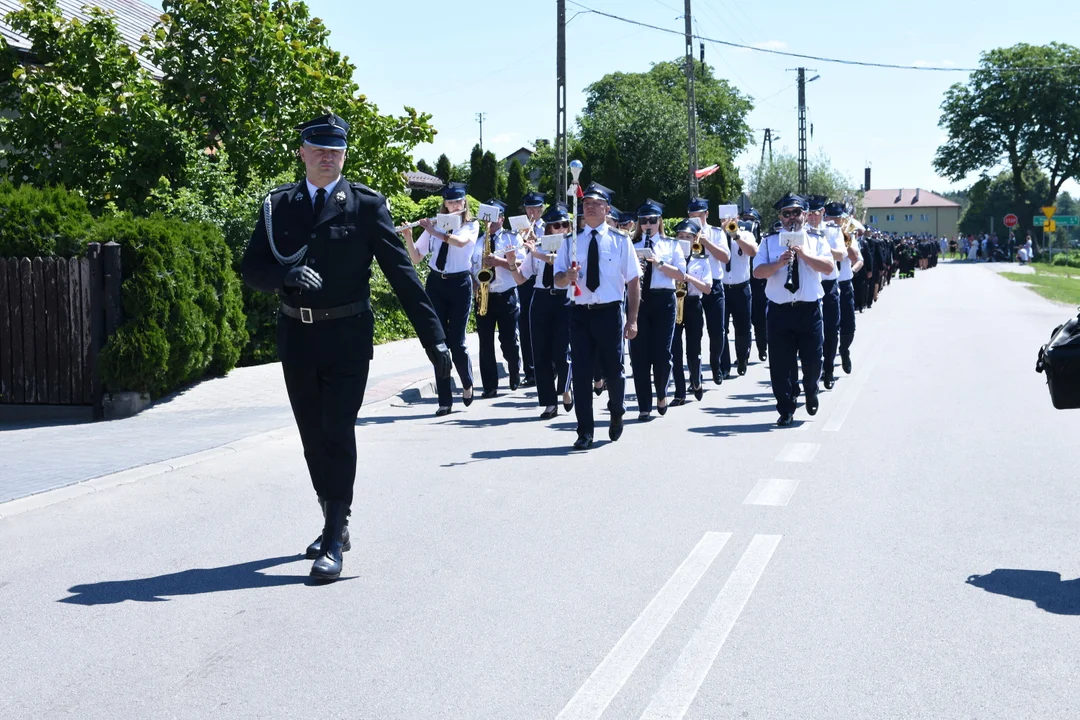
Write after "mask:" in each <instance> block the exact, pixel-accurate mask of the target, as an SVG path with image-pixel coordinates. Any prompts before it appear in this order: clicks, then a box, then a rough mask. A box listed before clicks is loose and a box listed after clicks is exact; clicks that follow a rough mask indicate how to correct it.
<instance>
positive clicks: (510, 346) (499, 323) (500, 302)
mask: <svg viewBox="0 0 1080 720" xmlns="http://www.w3.org/2000/svg"><path fill="white" fill-rule="evenodd" d="M519 315H520V311H519V309H518V298H517V290H516V289H513V288H512V289H510V290H507V291H506V292H501V293H493V292H489V293H488V311H487V315H481V314H480V311H479V310H477V313H476V335H477V337H478V338H479V340H480V382H481V383H482V384H483V386H484V391H485V392H486V391H489V390H495V389H497V388H498V387H499V363H498V360H497V359H496V357H495V333H496V331H498V334H499V347H501V348H502V354H503V359H504V360H506V370H507V372H508V373H510V376H511V377H514V376H517V375H518V373H519V372H520V362H521V361H520V359H519V357H518V344H517V333H518V316H519Z"/></svg>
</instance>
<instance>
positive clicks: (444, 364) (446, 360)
mask: <svg viewBox="0 0 1080 720" xmlns="http://www.w3.org/2000/svg"><path fill="white" fill-rule="evenodd" d="M427 356H428V359H429V360H431V364H432V365H434V366H435V377H436V378H438V379H440V380H445V379H446V378H448V377H450V371H451V370H453V369H454V361H453V360H452V359H451V358H450V349H449V348H447V347H446V343H444V342H441V343H439V344H438V345H436V346H435V347H429V348H427Z"/></svg>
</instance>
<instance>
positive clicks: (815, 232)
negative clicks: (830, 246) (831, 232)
mask: <svg viewBox="0 0 1080 720" xmlns="http://www.w3.org/2000/svg"><path fill="white" fill-rule="evenodd" d="M806 234H807V235H817V236H818V237H825V233H823V232H821V231H820V230H815V229H814V228H812V227H808V228H806Z"/></svg>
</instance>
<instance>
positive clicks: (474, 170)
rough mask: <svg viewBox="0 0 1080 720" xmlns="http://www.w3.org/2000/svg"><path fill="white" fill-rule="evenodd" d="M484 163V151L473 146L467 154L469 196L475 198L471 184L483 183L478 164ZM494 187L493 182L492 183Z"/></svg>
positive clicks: (477, 146)
mask: <svg viewBox="0 0 1080 720" xmlns="http://www.w3.org/2000/svg"><path fill="white" fill-rule="evenodd" d="M483 161H484V151H483V150H481V149H480V145H479V144H476V145H473V149H472V152H471V153H469V194H470V195H473V196H475V195H476V192H475V191H474V190H473V187H472V184H473V183H474V182H478V181H483V180H484V179H486V178H484V177H483V174H482V173H481V171H480V164H481V163H482V162H483ZM492 187H494V182H493V183H492Z"/></svg>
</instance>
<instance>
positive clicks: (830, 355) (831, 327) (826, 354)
mask: <svg viewBox="0 0 1080 720" xmlns="http://www.w3.org/2000/svg"><path fill="white" fill-rule="evenodd" d="M821 286H822V287H823V288H824V289H825V296H824V297H822V298H821V320H822V330H823V333H824V344H823V345H822V356H823V360H824V362H823V364H822V366H821V371H822V377H823V378H831V377H833V376H834V375H833V370H834V368H835V367H836V348H837V346H838V345H839V343H840V288H838V287H837V283H836V281H835V280H822V281H821Z"/></svg>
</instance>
